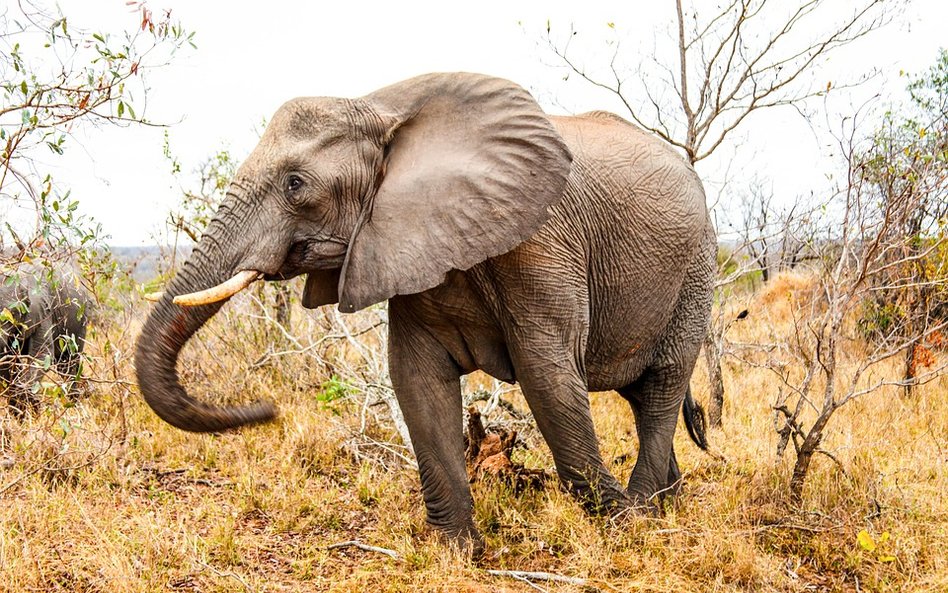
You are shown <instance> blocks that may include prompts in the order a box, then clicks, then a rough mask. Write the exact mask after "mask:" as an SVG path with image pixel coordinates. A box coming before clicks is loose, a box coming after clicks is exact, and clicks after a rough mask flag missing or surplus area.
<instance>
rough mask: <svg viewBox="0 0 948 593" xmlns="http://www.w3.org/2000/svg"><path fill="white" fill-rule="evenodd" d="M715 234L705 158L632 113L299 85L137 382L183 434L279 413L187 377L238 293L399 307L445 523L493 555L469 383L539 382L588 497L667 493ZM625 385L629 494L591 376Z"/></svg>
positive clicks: (144, 342)
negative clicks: (219, 399) (631, 451)
mask: <svg viewBox="0 0 948 593" xmlns="http://www.w3.org/2000/svg"><path fill="white" fill-rule="evenodd" d="M715 245H716V239H715V235H714V232H713V229H712V226H711V224H710V221H709V218H708V213H707V208H706V205H705V196H704V192H703V189H702V185H701V182H700V180H699V179H698V176H697V175H696V174H695V172H694V170H693V169H692V168H691V167H690V166H689V165H688V164H687V163H686V162H685V160H684V159H682V158H681V157H680V156H679V155H677V154H676V153H675V152H674V151H673V150H672V148H671V147H670V146H668V145H667V144H665V143H663V142H662V141H660V140H658V139H656V138H655V137H653V136H652V135H650V134H648V133H646V132H644V131H642V130H641V129H639V128H637V127H635V126H633V125H632V124H630V123H628V122H626V121H625V120H623V119H621V118H620V117H618V116H615V115H612V114H609V113H604V112H593V113H587V114H584V115H580V116H577V117H554V116H549V115H546V114H544V113H543V111H542V110H541V109H540V108H539V106H538V105H537V104H536V102H535V101H534V100H533V98H532V97H531V96H530V94H529V93H527V92H526V91H525V90H523V89H522V88H520V87H519V86H517V85H515V84H513V83H511V82H508V81H506V80H500V79H497V78H491V77H488V76H482V75H476V74H430V75H425V76H421V77H418V78H413V79H411V80H407V81H404V82H401V83H398V84H395V85H392V86H389V87H386V88H383V89H381V90H379V91H377V92H374V93H372V94H370V95H368V96H365V97H362V98H359V99H337V98H325V97H318V98H300V99H294V100H292V101H289V102H288V103H286V104H285V105H283V106H282V107H281V108H280V109H279V110H278V111H277V113H276V114H275V115H274V117H273V119H272V120H271V121H270V124H269V125H268V127H267V129H266V132H265V133H264V135H263V137H262V138H261V140H260V143H259V145H258V146H257V147H256V149H255V150H254V151H253V153H252V154H251V155H250V156H249V157H248V158H247V160H246V162H244V163H243V164H242V165H241V167H240V169H239V171H238V173H237V175H236V177H235V179H234V182H233V183H232V185H231V187H230V189H229V192H228V195H227V198H226V199H225V200H224V202H223V203H222V204H221V206H220V208H219V210H218V211H217V213H216V215H215V216H214V218H213V220H212V221H211V223H210V225H209V226H208V228H207V231H206V233H205V234H204V236H203V237H202V239H201V241H200V242H199V243H198V244H197V245H196V246H195V248H194V252H193V253H192V254H191V256H190V257H189V259H188V261H187V262H186V263H185V264H184V266H183V267H182V268H181V269H180V271H178V273H177V275H176V276H175V277H174V278H173V279H172V280H171V282H170V283H169V285H168V289H167V291H166V292H165V293H164V295H163V296H162V298H161V300H160V302H159V303H158V304H157V305H156V307H155V308H154V309H153V310H152V311H151V313H150V315H149V316H148V319H147V321H146V323H145V326H144V328H143V329H142V333H141V337H140V338H139V341H138V346H137V350H136V356H135V362H136V369H137V374H138V380H139V384H140V386H141V392H142V394H143V395H144V397H145V400H146V401H147V402H148V404H149V405H150V406H151V407H152V408H153V409H154V411H155V412H156V413H157V414H158V415H159V416H160V417H161V418H163V419H164V420H166V421H167V422H169V423H171V424H173V425H174V426H177V427H179V428H182V429H185V430H190V431H221V430H225V429H230V428H234V427H237V426H241V425H247V424H252V423H257V422H263V421H267V420H270V419H272V418H274V416H275V413H276V411H275V408H274V407H273V405H271V404H269V403H256V404H252V405H249V406H246V407H227V408H220V407H213V406H209V405H207V404H204V403H202V402H200V401H197V400H195V399H193V398H192V397H190V396H189V395H188V394H187V393H186V392H185V390H184V389H183V388H182V386H181V384H180V383H179V380H178V375H177V372H176V369H175V361H176V360H177V357H178V353H179V352H180V351H181V348H182V347H183V346H184V344H185V342H187V340H188V339H189V338H190V337H191V336H192V335H193V334H194V332H195V331H197V329H198V328H200V327H201V326H202V325H203V324H204V323H205V322H206V321H207V320H208V319H209V318H210V317H211V316H212V315H214V314H215V313H216V312H217V311H218V310H219V309H220V307H221V304H222V301H223V300H225V299H226V298H228V297H229V296H231V295H233V294H234V293H235V292H237V291H238V290H241V289H242V288H244V287H246V286H247V285H248V284H249V283H251V282H253V281H254V280H256V279H259V278H262V279H265V280H282V279H287V278H292V277H294V276H297V275H299V274H307V279H306V284H305V289H304V294H303V299H302V302H303V304H304V306H306V307H310V308H315V307H318V306H320V305H324V304H329V303H338V306H339V309H340V310H341V311H344V312H350V311H357V310H359V309H363V308H365V307H368V306H370V305H372V304H374V303H379V302H382V301H385V300H386V299H388V301H389V307H390V312H389V319H390V327H389V366H390V372H391V377H392V383H393V386H394V388H395V392H396V395H397V397H398V402H399V405H400V407H401V409H402V412H403V413H404V417H405V422H406V423H407V425H408V429H409V433H410V435H411V440H412V443H413V445H414V449H415V454H416V456H417V460H418V467H419V470H420V474H421V482H422V489H423V495H424V501H425V505H426V507H427V511H428V521H429V522H430V523H431V524H433V525H434V526H436V527H438V528H440V529H441V530H442V531H443V532H444V533H445V534H447V535H448V536H449V537H451V538H454V539H455V540H456V541H458V542H459V543H461V544H462V545H468V546H473V547H474V548H477V547H478V546H479V545H480V544H479V542H480V539H479V536H478V534H477V530H476V528H475V526H474V523H473V520H472V512H471V511H472V509H471V506H472V499H471V493H470V488H469V485H468V477H467V474H466V473H465V466H464V439H463V435H462V410H461V393H460V387H459V378H460V377H461V375H463V374H465V373H470V372H472V371H474V370H477V369H481V370H483V371H485V372H487V373H489V374H490V375H493V376H494V377H497V378H499V379H502V380H504V381H509V382H513V381H518V382H519V383H520V386H521V388H522V390H523V393H524V395H525V397H526V400H527V402H528V404H529V406H530V409H531V410H532V412H533V415H534V417H535V418H536V421H537V424H538V425H539V428H540V431H541V432H542V434H543V436H544V438H545V440H546V442H547V443H548V445H549V447H550V449H551V451H552V453H553V458H554V461H555V464H556V469H557V472H558V473H559V476H560V478H561V479H562V480H563V482H564V483H565V485H566V486H567V487H568V488H569V489H570V490H571V491H573V492H574V493H576V494H577V496H578V497H579V498H580V500H582V501H583V502H585V503H586V504H587V506H588V507H589V508H590V509H593V510H598V511H607V512H608V511H612V512H614V511H619V510H622V509H628V508H636V507H638V508H641V507H646V506H648V505H650V504H654V497H655V495H656V494H658V493H664V492H666V491H667V490H668V489H670V488H673V487H675V486H676V485H677V482H678V481H679V478H680V473H679V469H678V464H677V462H676V460H675V453H674V451H673V449H672V437H673V436H674V434H675V427H676V422H677V414H678V410H679V409H680V408H681V407H682V404H683V402H684V404H685V412H686V413H685V419H686V424H687V425H688V427H689V431H690V432H691V433H692V436H693V438H695V439H696V442H700V443H699V444H703V425H702V424H701V423H700V422H698V419H699V412H698V410H697V409H696V408H695V404H694V402H693V400H692V399H691V397H690V393H689V379H690V377H691V374H692V369H693V367H694V364H695V359H696V356H697V353H698V349H699V346H700V344H701V342H702V339H703V337H704V335H705V331H706V326H707V324H708V318H709V311H710V307H711V289H712V281H713V269H714V259H715V250H716V247H715ZM176 303H177V304H176ZM607 389H615V390H617V391H618V392H619V393H620V394H621V395H622V397H624V398H625V399H626V400H628V402H629V403H630V404H631V406H632V410H633V412H634V415H635V418H636V422H635V424H636V430H637V432H638V437H639V454H638V461H637V462H636V464H635V468H634V470H633V472H632V477H631V479H630V480H629V485H628V487H627V488H623V487H622V486H620V485H619V483H618V482H617V481H616V479H615V478H614V477H613V476H612V474H610V473H609V471H608V470H607V469H606V467H605V465H604V464H603V461H602V457H601V456H600V453H599V449H598V445H597V441H596V434H595V432H594V430H593V423H592V418H591V414H590V409H589V399H588V392H589V391H590V390H595V391H601V390H607Z"/></svg>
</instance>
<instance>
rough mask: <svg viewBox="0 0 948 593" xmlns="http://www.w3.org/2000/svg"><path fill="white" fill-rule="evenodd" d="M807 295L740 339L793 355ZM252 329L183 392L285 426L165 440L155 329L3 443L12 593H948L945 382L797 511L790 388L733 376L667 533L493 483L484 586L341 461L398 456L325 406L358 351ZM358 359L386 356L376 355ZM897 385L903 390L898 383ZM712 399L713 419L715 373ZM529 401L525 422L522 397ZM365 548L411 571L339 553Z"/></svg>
mask: <svg viewBox="0 0 948 593" xmlns="http://www.w3.org/2000/svg"><path fill="white" fill-rule="evenodd" d="M803 289H805V278H797V277H794V278H783V279H776V280H775V281H774V282H773V283H772V284H771V285H770V287H769V288H768V291H767V292H765V293H764V294H760V295H756V296H753V297H751V299H750V301H749V303H750V310H751V314H750V316H749V317H748V318H747V319H746V320H744V321H742V322H741V323H739V324H735V326H734V328H733V330H732V331H733V333H732V336H731V337H732V338H733V339H735V340H736V341H746V342H751V341H754V340H770V339H773V338H774V337H779V336H780V335H781V333H785V332H787V331H789V309H788V308H787V307H788V306H787V302H788V299H787V298H786V293H787V292H788V291H793V290H803ZM253 307H254V306H253V304H252V303H250V302H249V301H247V300H244V301H241V302H235V303H231V304H230V305H228V307H227V308H225V313H224V314H222V315H221V316H219V319H216V320H215V321H214V322H213V323H212V325H211V327H209V328H208V330H207V331H205V332H203V333H202V335H201V337H200V339H199V340H198V341H197V342H196V343H195V344H192V345H189V347H188V349H187V350H186V352H185V360H184V362H183V366H182V375H183V377H184V380H185V382H186V384H188V385H189V386H191V387H192V388H193V389H194V391H195V393H198V394H201V395H203V396H206V397H208V398H211V399H217V400H219V401H220V400H229V401H236V400H240V401H250V400H254V399H258V398H267V399H275V400H277V401H278V402H279V404H280V406H281V410H282V416H281V418H280V421H279V422H277V423H275V424H273V425H269V426H265V427H261V428H256V429H252V430H247V431H244V432H241V433H239V434H226V435H219V436H207V435H192V434H186V433H183V432H180V431H177V430H175V429H172V428H171V427H169V426H167V425H165V424H163V423H162V422H161V421H160V420H158V418H157V417H155V416H154V415H153V414H152V413H151V412H150V411H149V410H148V409H147V407H146V406H145V405H144V404H143V403H142V402H141V401H140V399H139V397H138V396H137V392H136V391H135V388H134V386H132V385H130V384H126V383H123V382H130V381H132V379H133V377H134V374H133V372H132V367H131V363H130V352H131V351H132V347H133V343H134V338H135V334H136V333H137V329H136V328H137V325H138V320H139V319H140V317H141V316H142V315H143V314H144V306H143V305H142V306H140V309H139V310H138V311H137V312H135V313H134V314H132V315H130V317H126V316H123V315H120V314H115V316H116V321H115V322H113V323H109V324H106V325H103V326H100V327H98V328H97V331H96V332H95V333H94V335H93V344H92V347H91V348H90V350H91V354H92V355H93V357H94V359H93V361H92V363H91V364H90V368H89V369H88V370H87V372H88V373H89V374H90V375H91V376H93V377H95V378H97V379H101V380H108V379H110V378H118V379H119V380H120V381H123V382H119V383H107V382H106V383H96V384H94V385H93V386H92V388H91V391H92V394H91V395H90V396H89V397H88V398H87V399H85V400H83V401H82V402H81V403H80V404H79V405H77V406H75V407H65V406H63V405H62V404H56V405H52V406H50V409H49V410H48V411H47V412H46V413H45V414H43V415H41V416H39V417H37V418H34V419H33V420H31V421H29V422H27V423H25V424H19V423H17V422H15V421H13V420H12V419H11V418H7V417H3V418H2V420H0V431H2V432H0V457H5V458H8V459H10V460H12V462H13V465H12V466H10V467H8V468H6V469H3V470H0V489H2V491H0V591H10V592H25V591H110V592H113V591H114V592H124V591H130V592H131V591H185V592H192V591H209V592H210V591H414V592H419V593H420V592H429V591H477V592H479V591H533V590H535V589H534V588H532V587H531V586H529V585H527V584H525V583H521V582H518V581H515V580H511V579H505V578H500V577H493V576H490V575H487V574H486V573H485V572H484V570H483V569H484V568H502V569H518V570H531V571H547V572H551V573H557V574H561V575H569V576H574V577H583V578H585V579H587V581H588V585H589V586H591V587H594V588H596V589H599V590H603V591H623V592H624V591H655V592H659V591H661V592H665V591H682V592H688V591H695V592H711V591H722V592H723V591H874V592H881V591H946V590H948V551H946V550H948V497H946V496H945V493H946V492H948V381H946V379H944V378H942V379H941V380H940V381H936V382H933V383H931V384H929V385H926V386H925V387H923V388H921V389H920V390H919V392H918V396H917V398H916V399H914V400H911V401H909V400H906V399H904V398H903V397H902V396H901V394H900V392H899V391H897V390H896V389H894V388H893V389H890V390H882V391H880V392H878V393H874V394H871V395H868V396H866V397H864V398H862V399H859V400H856V401H855V402H853V403H852V404H851V405H850V406H848V407H846V408H844V409H842V410H841V411H840V412H839V413H838V414H837V416H836V417H835V418H834V419H833V424H832V428H831V431H830V434H829V435H828V437H827V440H826V442H825V443H824V448H825V449H827V450H828V451H830V452H832V453H833V455H834V456H835V457H836V458H837V459H838V460H839V462H840V463H841V465H837V464H836V463H835V462H833V461H832V460H830V459H829V458H828V457H826V456H818V457H817V459H816V461H815V463H814V465H813V468H812V474H811V476H810V478H809V481H808V484H807V487H806V491H805V500H804V503H803V505H802V506H801V507H798V508H795V507H792V506H791V505H790V504H789V502H788V499H789V497H788V494H787V484H788V481H789V469H790V464H791V461H792V460H791V459H790V458H789V455H788V457H786V458H785V459H782V460H776V459H775V458H774V448H775V445H776V434H775V432H774V429H773V416H772V413H771V410H770V405H771V403H772V402H773V398H774V395H775V392H776V389H778V385H777V383H776V381H775V378H774V376H773V374H772V373H771V372H769V371H767V370H765V369H757V368H749V367H747V366H744V365H740V364H739V363H737V362H736V361H734V360H731V359H728V360H727V361H726V362H725V369H724V370H725V379H726V386H727V398H728V399H727V403H726V407H725V413H724V427H723V430H721V431H716V432H714V433H712V435H711V441H712V446H713V449H714V452H715V455H714V456H711V455H708V454H705V453H703V452H701V451H699V450H698V449H697V448H696V447H694V446H693V445H692V444H691V443H690V442H689V441H688V439H687V436H686V435H685V434H684V430H683V429H681V430H679V433H678V436H677V438H676V450H677V451H678V457H679V460H680V463H681V466H682V469H683V471H684V473H685V479H686V484H685V486H684V489H683V492H682V495H681V496H680V497H679V499H678V501H677V503H676V504H675V505H674V506H671V505H670V506H668V507H667V509H666V513H665V515H664V516H663V517H660V518H647V517H630V518H627V519H626V520H624V521H622V522H621V523H619V524H613V523H612V522H611V521H609V520H606V519H602V518H595V517H589V516H587V515H585V514H584V513H583V511H582V510H581V508H580V507H579V505H578V504H576V503H575V502H574V501H573V500H571V499H570V498H569V497H568V496H567V495H566V494H564V493H562V492H560V490H559V489H558V488H557V487H556V485H555V483H553V482H551V483H549V484H548V485H547V486H546V487H545V488H544V489H541V490H532V491H527V492H523V493H520V494H515V493H514V492H512V491H511V489H510V488H509V487H508V486H506V485H505V484H503V483H499V482H480V483H476V484H475V485H474V496H475V501H476V502H475V504H476V509H475V512H476V520H477V522H478V525H479V526H480V528H481V530H482V532H483V533H484V536H485V538H486V541H487V550H488V551H487V554H486V556H485V558H484V559H483V560H482V561H481V562H480V563H479V564H474V563H471V562H470V561H468V560H466V559H464V558H461V557H458V556H457V555H456V554H454V553H452V551H451V550H449V549H446V548H444V547H442V546H441V545H439V543H438V542H437V540H436V539H435V538H433V537H432V536H431V534H430V533H429V532H428V530H427V529H426V527H425V521H424V514H423V505H422V502H421V495H420V492H419V485H418V481H417V477H416V475H415V472H414V471H413V470H411V469H410V468H407V467H405V466H404V464H400V463H398V462H397V457H396V456H395V455H393V454H391V453H389V452H387V451H385V450H384V449H381V448H379V447H374V448H373V447H371V446H368V447H367V448H366V449H364V453H365V454H364V455H363V456H356V455H354V454H353V449H352V448H351V447H348V448H346V447H343V446H342V444H343V443H344V442H346V441H351V439H352V437H353V435H355V434H360V433H361V432H362V429H363V426H364V431H365V433H366V434H367V435H368V436H369V437H371V438H372V439H374V440H376V441H379V442H383V443H384V442H387V441H392V440H396V437H395V435H394V433H393V432H392V430H391V428H390V427H388V425H387V424H386V423H377V422H375V421H374V420H373V418H374V415H381V416H384V413H382V412H384V409H381V410H380V409H379V408H378V406H375V407H373V408H372V409H369V410H367V409H364V408H363V406H362V405H361V401H362V400H361V399H360V398H357V397H352V398H349V399H345V398H343V399H334V398H335V396H331V397H329V396H326V395H325V393H326V390H325V389H324V388H325V387H326V386H327V381H329V380H330V379H331V377H332V376H333V375H337V376H338V379H342V380H345V379H346V376H344V374H343V372H342V371H344V370H345V369H346V368H348V366H356V367H357V368H358V366H357V365H359V364H360V359H359V357H358V356H357V355H355V354H354V353H353V351H352V349H351V348H349V347H347V346H346V345H345V343H344V342H345V341H344V340H342V341H326V342H325V343H323V344H321V345H320V346H319V353H320V359H321V360H322V363H319V362H318V361H316V360H315V359H314V357H313V356H311V355H312V354H313V352H314V351H315V350H316V349H313V350H310V351H308V352H307V353H305V354H288V355H282V356H280V355H275V356H271V357H270V358H269V359H266V360H265V361H264V362H263V363H259V364H257V365H256V366H255V365H254V364H253V363H254V362H258V361H260V360H261V359H262V358H263V357H262V355H263V354H264V353H265V352H266V351H267V349H268V347H269V345H270V344H271V343H277V344H281V345H282V346H281V347H278V348H276V349H275V350H276V351H280V350H281V349H283V350H299V349H300V348H299V347H298V346H299V345H293V344H288V343H287V342H286V340H285V339H284V338H281V337H280V336H279V335H277V334H276V333H275V332H274V331H273V329H272V328H268V326H267V324H266V322H265V321H261V320H254V319H251V318H250V317H249V316H247V315H243V314H240V313H239V312H240V311H253V310H254V308H253ZM294 315H295V322H294V328H293V333H294V334H295V335H298V336H304V335H305V336H307V340H308V339H310V338H313V339H315V338H318V337H319V336H320V335H321V332H327V331H330V328H331V325H330V321H331V317H332V316H331V315H328V314H327V313H325V312H322V313H320V314H317V315H316V316H313V314H311V313H303V312H301V311H295V312H294ZM106 338H108V343H109V344H110V345H109V347H108V348H106V347H105V344H106ZM360 339H365V340H367V342H366V343H370V344H376V338H375V337H374V336H373V335H372V333H371V332H370V333H368V334H365V335H364V336H361V337H360ZM303 345H304V346H305V344H303ZM858 351H859V349H858V348H853V349H852V352H851V353H850V355H851V356H858ZM941 355H942V356H944V355H945V354H944V353H942V354H941ZM343 360H348V361H349V362H348V363H346V364H343V363H342V362H341V361H343ZM113 363H114V364H113ZM887 370H888V371H891V372H893V373H895V372H897V371H898V369H897V368H896V366H895V363H893V367H892V368H891V369H887ZM470 384H471V385H470V386H473V385H474V384H478V382H477V381H472V382H470ZM332 385H333V384H329V387H330V388H331V389H332ZM335 385H336V388H335V389H337V391H338V390H339V389H341V390H342V392H345V391H346V387H345V386H344V385H342V386H341V387H340V385H341V384H340V383H339V382H338V381H337V382H336V383H335ZM694 387H695V393H696V395H697V397H698V398H699V399H703V396H704V395H705V394H706V393H707V388H706V382H705V378H704V372H703V370H702V369H700V368H699V370H698V372H697V373H696V376H695V380H694ZM321 390H322V392H323V393H324V396H323V397H321V398H318V397H317V394H318V393H320V392H321ZM510 399H512V401H514V403H515V404H516V405H518V406H522V405H523V402H522V400H521V399H520V398H519V396H518V395H517V394H516V393H514V394H513V395H512V396H511V398H510ZM592 406H593V412H594V416H595V420H596V425H597V428H598V430H599V433H600V439H601V448H602V451H603V455H604V457H605V458H606V459H607V460H608V461H609V462H610V463H611V464H612V467H613V469H614V471H615V472H616V474H617V475H618V476H619V478H620V479H623V480H625V479H628V475H629V473H630V472H631V468H632V460H631V459H630V458H629V457H628V454H629V453H634V451H635V447H636V444H635V436H634V435H635V430H634V424H633V418H632V414H631V412H630V410H629V409H628V406H627V405H626V404H625V403H624V402H623V401H622V400H621V399H620V398H618V397H617V396H615V395H614V394H609V393H603V394H594V395H593V396H592ZM523 438H524V441H525V442H526V443H527V445H528V448H527V449H523V450H518V451H517V455H518V460H519V461H522V462H525V463H526V464H527V465H529V466H531V467H540V468H551V467H552V460H551V458H550V456H549V452H548V451H547V450H546V448H545V446H544V445H543V444H542V441H541V440H540V439H539V437H538V436H537V434H536V432H535V430H533V431H531V430H524V432H523ZM633 458H634V455H633ZM861 530H866V531H868V533H870V534H871V535H872V536H873V537H874V539H875V540H876V541H877V542H878V541H879V540H881V539H882V535H881V534H882V533H883V532H888V533H889V534H890V535H889V537H888V539H887V541H885V542H884V543H881V544H880V545H879V547H878V548H877V549H876V550H875V551H873V552H869V551H867V550H865V549H863V548H862V547H860V545H859V544H858V543H857V534H858V533H859V532H860V531H861ZM352 539H359V540H361V541H363V542H365V543H368V544H372V545H375V546H381V547H385V548H391V549H393V550H395V551H396V552H397V553H398V554H399V557H400V559H399V560H392V559H390V558H388V557H387V556H384V555H381V554H376V553H371V552H363V551H361V550H357V549H355V548H346V549H338V550H328V549H327V546H328V545H330V544H332V543H335V542H340V541H344V540H352ZM890 556H891V557H894V560H891V561H888V560H889V558H887V557H890ZM537 586H539V587H541V588H542V589H543V590H547V591H580V590H582V588H581V587H578V586H575V585H568V584H562V583H538V584H537Z"/></svg>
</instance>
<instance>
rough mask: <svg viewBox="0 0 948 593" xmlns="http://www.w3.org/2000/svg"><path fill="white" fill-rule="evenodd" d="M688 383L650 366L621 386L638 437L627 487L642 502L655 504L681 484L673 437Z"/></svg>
mask: <svg viewBox="0 0 948 593" xmlns="http://www.w3.org/2000/svg"><path fill="white" fill-rule="evenodd" d="M686 386H687V384H686V383H685V384H684V385H681V384H680V381H676V380H673V379H671V378H669V377H668V372H667V371H653V370H649V371H646V373H645V374H644V375H643V376H642V377H641V378H640V379H639V380H638V381H636V382H635V383H633V384H632V385H628V386H626V387H623V388H622V389H619V390H618V391H619V394H620V395H622V397H624V398H625V399H626V400H628V402H629V403H630V405H631V406H632V412H633V414H634V416H635V430H636V433H637V434H638V438H639V454H638V458H637V459H636V462H635V467H634V468H633V470H632V476H631V477H630V478H629V485H628V487H627V489H626V490H627V491H628V493H629V495H630V496H631V497H632V499H633V500H634V501H636V502H637V503H638V504H641V505H643V506H647V507H652V508H654V507H655V506H656V505H657V504H658V501H659V499H662V498H664V497H665V496H667V495H672V494H676V493H677V492H678V489H679V487H680V485H681V470H680V469H679V468H678V460H677V458H676V456H675V449H674V443H673V441H674V436H675V428H676V424H677V422H678V410H679V409H680V407H681V403H682V400H683V399H684V394H685V388H686Z"/></svg>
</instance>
